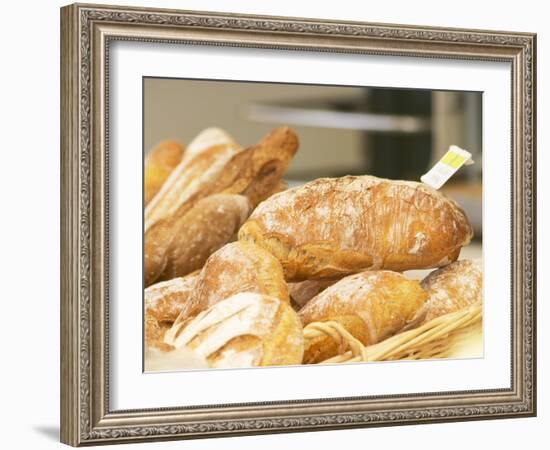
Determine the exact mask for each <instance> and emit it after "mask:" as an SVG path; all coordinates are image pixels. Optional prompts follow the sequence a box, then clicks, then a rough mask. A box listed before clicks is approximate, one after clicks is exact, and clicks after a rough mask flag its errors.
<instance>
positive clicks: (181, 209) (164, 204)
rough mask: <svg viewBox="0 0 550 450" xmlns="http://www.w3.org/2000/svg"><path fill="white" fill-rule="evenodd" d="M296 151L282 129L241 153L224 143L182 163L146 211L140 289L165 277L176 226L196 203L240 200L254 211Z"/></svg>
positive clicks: (291, 136) (293, 141) (289, 132)
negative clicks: (221, 196) (220, 197)
mask: <svg viewBox="0 0 550 450" xmlns="http://www.w3.org/2000/svg"><path fill="white" fill-rule="evenodd" d="M297 148H298V138H297V136H296V134H295V133H294V132H293V131H292V130H291V129H289V128H288V127H282V128H278V129H276V130H274V131H272V132H271V133H270V134H269V135H267V136H266V137H265V138H264V139H263V140H262V141H260V142H259V143H258V144H257V145H255V146H252V147H249V148H247V149H245V150H240V149H239V148H237V147H236V146H235V144H233V143H227V144H223V145H218V146H214V147H210V148H208V149H206V150H203V151H201V152H200V153H199V154H197V155H196V156H194V157H192V158H191V159H186V158H184V160H183V161H182V162H181V163H180V165H179V166H178V167H177V168H176V169H174V171H173V172H172V174H171V175H170V177H169V179H168V180H166V182H165V183H164V185H163V186H162V189H161V190H160V191H159V193H158V194H157V195H156V196H155V197H154V199H153V200H152V201H151V203H149V205H148V206H147V208H146V209H145V226H144V228H145V237H144V279H145V285H146V286H148V285H150V284H152V283H153V282H154V281H155V280H157V279H158V277H159V276H160V275H161V273H162V272H163V271H164V269H165V267H166V263H167V260H166V252H167V250H168V248H169V247H170V245H171V242H172V240H173V238H174V236H175V235H176V234H177V232H178V231H179V229H178V224H179V222H180V220H182V217H183V216H184V215H185V214H187V212H188V211H189V210H190V209H191V208H192V207H193V205H194V204H196V202H197V201H199V200H200V199H202V198H205V197H207V196H208V195H212V194H216V193H225V194H242V195H244V196H246V197H247V198H248V200H249V201H250V203H251V204H252V206H253V207H254V206H255V205H256V204H257V203H258V202H259V201H260V200H262V199H263V198H265V197H267V196H269V195H270V194H271V193H272V192H273V190H274V189H276V188H277V187H278V186H279V185H280V179H281V176H282V174H283V173H284V171H285V170H286V168H287V166H288V162H289V161H290V159H291V158H292V157H293V156H294V154H295V153H296V150H297Z"/></svg>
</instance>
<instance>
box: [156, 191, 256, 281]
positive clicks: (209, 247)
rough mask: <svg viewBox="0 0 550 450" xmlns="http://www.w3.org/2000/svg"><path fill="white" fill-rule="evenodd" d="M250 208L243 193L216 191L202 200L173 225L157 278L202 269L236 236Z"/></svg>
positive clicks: (165, 278) (163, 278) (168, 277)
mask: <svg viewBox="0 0 550 450" xmlns="http://www.w3.org/2000/svg"><path fill="white" fill-rule="evenodd" d="M251 210H252V208H251V206H250V202H249V201H248V199H247V198H246V197H244V196H242V195H234V194H214V195H211V196H209V197H206V198H203V199H201V200H199V201H198V202H197V203H196V204H195V206H193V207H192V208H191V209H190V210H189V211H188V212H187V214H185V215H184V216H183V217H182V219H181V220H180V221H179V222H178V223H177V224H176V225H175V226H174V229H175V230H177V231H176V232H175V235H174V237H173V239H172V240H171V242H170V245H169V246H168V248H167V250H166V252H165V260H164V262H163V263H162V266H163V270H162V272H161V273H160V275H159V277H158V280H170V279H172V278H175V277H181V276H184V275H186V274H188V273H191V272H193V271H195V270H198V269H200V268H202V266H203V265H204V263H205V262H206V260H207V258H208V257H209V256H210V255H211V254H212V253H214V252H215V251H216V250H218V249H219V248H221V247H222V246H223V245H225V244H227V243H228V242H231V241H234V240H235V239H236V235H237V231H238V230H239V228H240V226H241V225H242V224H243V222H244V221H245V220H246V219H247V217H248V215H249V214H250V212H251Z"/></svg>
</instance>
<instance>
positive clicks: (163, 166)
mask: <svg viewBox="0 0 550 450" xmlns="http://www.w3.org/2000/svg"><path fill="white" fill-rule="evenodd" d="M183 154H184V149H183V146H182V145H181V144H180V143H179V142H177V141H174V140H167V141H162V142H160V143H159V144H158V145H157V146H156V147H154V148H153V149H152V150H151V151H150V152H149V153H148V154H147V156H146V157H145V161H144V163H143V204H144V206H145V205H147V204H148V203H149V202H150V201H151V199H152V198H153V197H154V196H155V194H156V193H157V192H158V191H159V190H160V188H161V186H162V184H163V183H164V182H165V181H166V179H167V178H168V176H169V175H170V173H171V172H172V170H174V167H176V166H177V165H178V164H179V162H180V161H181V160H182V158H183Z"/></svg>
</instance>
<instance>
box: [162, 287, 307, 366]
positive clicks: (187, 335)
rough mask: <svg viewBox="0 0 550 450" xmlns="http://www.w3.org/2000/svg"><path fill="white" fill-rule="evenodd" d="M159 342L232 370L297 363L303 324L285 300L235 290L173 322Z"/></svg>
mask: <svg viewBox="0 0 550 450" xmlns="http://www.w3.org/2000/svg"><path fill="white" fill-rule="evenodd" d="M164 342H165V343H166V344H168V345H171V346H173V347H175V348H176V349H186V350H189V351H191V352H193V353H194V354H196V355H197V356H198V357H199V358H201V359H204V360H206V361H207V363H208V365H209V367H216V368H236V367H256V366H272V365H290V364H300V363H301V361H302V355H303V350H304V347H303V335H302V325H301V323H300V319H298V316H297V314H296V312H295V311H294V310H293V309H292V308H291V307H290V305H289V304H288V302H284V301H281V300H279V299H277V298H275V297H270V296H267V295H262V294H257V293H250V292H248V293H240V294H237V295H234V296H232V297H229V298H227V299H225V300H223V301H221V302H219V303H216V304H215V305H213V306H212V307H210V308H209V309H207V310H206V311H203V312H201V313H200V314H199V315H198V316H196V317H195V318H193V319H191V320H190V321H189V322H188V323H187V324H186V325H185V326H182V327H180V326H178V325H176V324H174V326H173V327H172V328H171V329H170V330H169V332H167V333H166V335H165V338H164Z"/></svg>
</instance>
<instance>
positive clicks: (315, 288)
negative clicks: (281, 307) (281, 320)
mask: <svg viewBox="0 0 550 450" xmlns="http://www.w3.org/2000/svg"><path fill="white" fill-rule="evenodd" d="M338 280H339V279H338V278H336V279H331V280H306V281H300V282H298V283H288V294H289V296H290V300H291V303H292V306H293V307H294V308H295V309H300V308H302V307H303V306H304V305H305V304H306V303H307V302H309V301H310V300H311V299H312V298H313V297H315V296H316V295H317V294H319V293H321V292H323V291H324V290H325V289H326V288H328V287H329V286H332V285H333V284H334V283H336V282H337V281H338Z"/></svg>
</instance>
